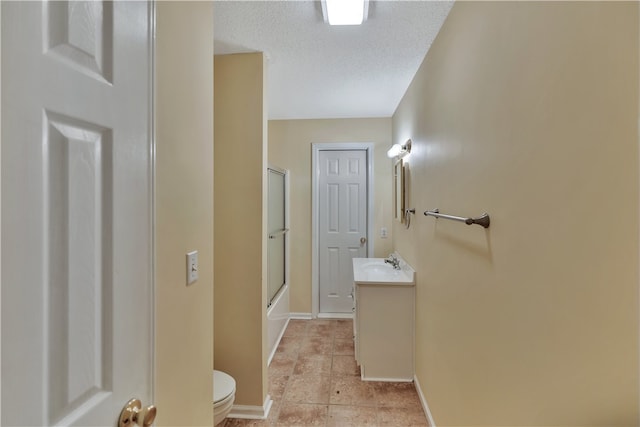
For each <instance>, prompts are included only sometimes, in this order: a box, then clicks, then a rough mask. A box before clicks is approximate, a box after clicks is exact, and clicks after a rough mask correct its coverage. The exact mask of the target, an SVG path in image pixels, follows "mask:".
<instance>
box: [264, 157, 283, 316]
mask: <svg viewBox="0 0 640 427" xmlns="http://www.w3.org/2000/svg"><path fill="white" fill-rule="evenodd" d="M284 178H285V174H284V172H282V171H279V170H276V169H272V168H269V169H268V189H269V190H268V191H269V192H268V196H267V199H268V200H267V203H268V212H267V224H268V232H269V239H268V243H267V263H268V283H267V288H268V289H267V298H268V300H267V306H269V305H271V302H272V301H273V299H274V298H275V296H276V295H277V294H278V291H279V290H280V288H282V286H284V284H285V267H286V265H285V264H286V260H285V250H286V247H285V244H286V243H285V242H286V233H287V231H288V230H287V229H286V228H285V195H284V192H285V179H284Z"/></svg>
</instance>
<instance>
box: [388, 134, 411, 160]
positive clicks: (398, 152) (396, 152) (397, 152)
mask: <svg viewBox="0 0 640 427" xmlns="http://www.w3.org/2000/svg"><path fill="white" fill-rule="evenodd" d="M410 152H411V140H410V139H407V142H405V143H404V144H402V145H400V144H393V145H392V146H391V148H389V151H387V157H389V158H390V159H393V158H394V157H400V158H402V157H404V156H406V155H407V154H409V153H410Z"/></svg>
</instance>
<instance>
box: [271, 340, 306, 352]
mask: <svg viewBox="0 0 640 427" xmlns="http://www.w3.org/2000/svg"><path fill="white" fill-rule="evenodd" d="M301 344H302V340H300V337H297V336H289V337H287V336H283V337H282V338H280V344H278V348H277V349H276V354H277V353H297V352H298V350H299V349H300V345H301Z"/></svg>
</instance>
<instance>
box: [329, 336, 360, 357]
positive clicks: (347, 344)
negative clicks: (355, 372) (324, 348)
mask: <svg viewBox="0 0 640 427" xmlns="http://www.w3.org/2000/svg"><path fill="white" fill-rule="evenodd" d="M333 354H334V355H336V354H339V355H343V356H352V357H353V356H354V355H355V346H354V344H353V338H338V337H337V336H336V339H335V341H334V343H333Z"/></svg>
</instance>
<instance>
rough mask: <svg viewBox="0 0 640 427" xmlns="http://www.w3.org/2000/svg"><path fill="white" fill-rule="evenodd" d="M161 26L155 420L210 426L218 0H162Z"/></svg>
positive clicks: (157, 111)
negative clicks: (194, 257)
mask: <svg viewBox="0 0 640 427" xmlns="http://www.w3.org/2000/svg"><path fill="white" fill-rule="evenodd" d="M156 31H157V57H156V61H157V62H156V76H157V92H156V93H157V99H156V109H157V110H156V113H157V122H156V126H157V141H156V149H157V151H156V220H157V224H156V225H157V229H156V238H157V240H156V251H157V255H156V338H155V340H156V341H155V346H156V351H155V353H156V376H155V402H154V403H155V404H156V405H157V407H158V417H157V419H156V424H157V425H159V426H177V425H180V426H210V425H212V424H213V406H212V403H211V402H212V389H211V376H212V373H211V369H212V365H213V362H212V361H213V312H212V306H213V169H212V162H213V123H212V116H213V102H212V97H213V79H212V78H211V75H212V73H213V60H212V58H213V11H212V5H211V3H207V2H158V3H157V27H156ZM192 250H197V251H198V253H199V266H200V270H199V276H200V278H199V280H198V281H197V282H195V283H194V284H192V285H190V286H189V287H187V286H186V283H185V276H186V260H185V254H186V253H187V252H189V251H192ZM132 327H135V325H132ZM133 351H135V349H133ZM143 403H145V404H146V403H147V402H143Z"/></svg>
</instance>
